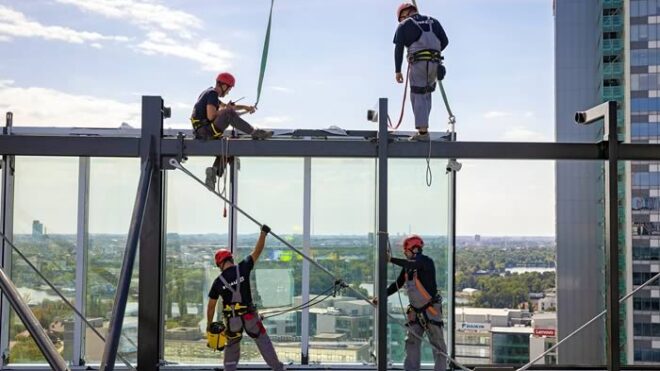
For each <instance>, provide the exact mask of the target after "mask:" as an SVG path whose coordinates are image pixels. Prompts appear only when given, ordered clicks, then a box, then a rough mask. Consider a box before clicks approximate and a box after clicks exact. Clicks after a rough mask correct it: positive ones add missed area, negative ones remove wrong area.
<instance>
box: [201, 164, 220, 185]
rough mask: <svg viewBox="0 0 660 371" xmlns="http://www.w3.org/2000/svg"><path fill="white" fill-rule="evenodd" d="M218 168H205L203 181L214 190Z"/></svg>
mask: <svg viewBox="0 0 660 371" xmlns="http://www.w3.org/2000/svg"><path fill="white" fill-rule="evenodd" d="M217 176H218V168H217V167H215V166H211V167H207V168H206V181H205V182H204V183H205V184H206V186H207V187H208V189H210V190H212V191H213V190H215V182H216V181H217Z"/></svg>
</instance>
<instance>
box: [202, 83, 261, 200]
mask: <svg viewBox="0 0 660 371" xmlns="http://www.w3.org/2000/svg"><path fill="white" fill-rule="evenodd" d="M234 85H236V79H235V78H234V76H233V75H232V74H230V73H227V72H222V73H220V74H219V75H218V77H217V78H216V79H215V86H212V87H210V88H208V89H206V90H204V91H203V92H202V93H201V94H200V95H199V97H198V98H197V102H196V103H195V106H194V108H193V112H192V115H191V116H190V122H191V123H192V125H193V132H194V134H195V139H221V138H222V134H223V132H224V131H225V130H226V129H227V127H229V125H231V126H233V127H234V128H236V129H238V130H240V131H242V132H244V133H246V134H250V135H252V138H254V139H266V138H270V137H271V136H273V132H272V131H271V130H263V129H256V128H254V127H253V126H252V125H250V124H249V123H248V122H247V121H245V120H243V119H242V118H241V117H240V114H242V113H250V114H252V113H254V112H255V111H256V107H254V106H244V105H238V104H235V103H233V102H231V101H229V102H228V103H223V102H222V101H220V98H222V97H225V96H226V95H227V94H229V91H231V89H232V88H233V87H234ZM226 161H227V159H225V158H223V156H217V157H216V158H215V162H213V166H211V167H208V168H206V182H205V183H206V186H207V187H209V188H210V189H214V188H215V183H216V180H217V178H216V177H221V176H222V174H223V173H224V169H225V164H226Z"/></svg>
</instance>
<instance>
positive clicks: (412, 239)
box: [403, 234, 424, 252]
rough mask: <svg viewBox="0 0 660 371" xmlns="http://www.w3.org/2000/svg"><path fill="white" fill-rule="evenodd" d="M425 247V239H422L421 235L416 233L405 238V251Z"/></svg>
mask: <svg viewBox="0 0 660 371" xmlns="http://www.w3.org/2000/svg"><path fill="white" fill-rule="evenodd" d="M422 248H424V240H422V238H421V237H419V236H418V235H416V234H413V235H410V236H408V237H407V238H406V239H405V240H403V250H404V251H406V250H407V251H410V252H414V251H413V250H414V249H419V250H421V249H422Z"/></svg>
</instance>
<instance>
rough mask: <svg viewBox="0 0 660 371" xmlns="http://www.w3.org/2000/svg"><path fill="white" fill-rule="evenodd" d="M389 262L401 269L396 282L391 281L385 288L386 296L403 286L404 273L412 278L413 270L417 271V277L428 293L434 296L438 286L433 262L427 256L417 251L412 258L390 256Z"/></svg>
mask: <svg viewBox="0 0 660 371" xmlns="http://www.w3.org/2000/svg"><path fill="white" fill-rule="evenodd" d="M390 262H391V263H392V264H395V265H398V266H400V267H401V268H402V269H401V273H399V277H398V278H397V279H396V282H393V283H392V284H390V286H389V287H388V288H387V296H390V295H392V294H394V293H395V292H397V289H402V288H403V284H404V283H405V279H406V276H405V275H406V273H408V279H409V280H412V279H413V274H414V273H415V272H417V278H418V279H419V281H420V282H421V283H422V286H424V289H425V290H426V292H428V293H429V295H431V296H434V295H435V294H436V293H437V291H438V286H437V284H436V283H435V264H434V263H433V260H432V259H431V258H429V257H428V256H426V255H422V254H421V253H419V254H417V256H416V257H415V259H414V260H407V259H398V258H391V259H390Z"/></svg>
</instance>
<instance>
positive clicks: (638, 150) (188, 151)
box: [0, 135, 660, 161]
mask: <svg viewBox="0 0 660 371" xmlns="http://www.w3.org/2000/svg"><path fill="white" fill-rule="evenodd" d="M390 138H394V137H393V136H392V135H390ZM180 143H181V142H180V140H178V139H176V138H163V139H161V140H160V148H161V149H162V155H163V156H169V157H176V156H177V155H178V154H179V153H180ZM184 143H185V155H186V156H189V157H190V156H215V155H216V154H218V153H220V152H221V149H222V148H221V147H222V143H221V142H220V141H201V140H193V139H186V140H184ZM434 144H435V145H434V146H433V147H432V149H431V158H447V159H449V158H457V159H493V160H607V156H608V144H607V142H603V143H521V142H435V143H434ZM155 145H158V143H155ZM619 152H620V154H619V160H637V161H649V160H657V159H658V158H659V157H660V155H659V153H660V144H621V145H620V150H619ZM0 154H2V155H21V156H76V157H78V156H89V157H139V154H140V139H139V138H125V137H124V138H122V137H91V136H90V137H64V136H27V135H0ZM229 155H230V156H255V157H355V158H376V157H377V155H378V153H377V146H376V143H375V142H373V141H371V140H346V139H328V140H318V139H310V140H303V139H272V140H265V141H256V140H249V139H240V140H233V141H232V142H231V145H230V146H229ZM388 156H389V157H390V158H426V157H427V156H428V145H426V144H425V143H421V142H407V141H402V140H394V141H393V142H392V143H390V145H389V146H388Z"/></svg>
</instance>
